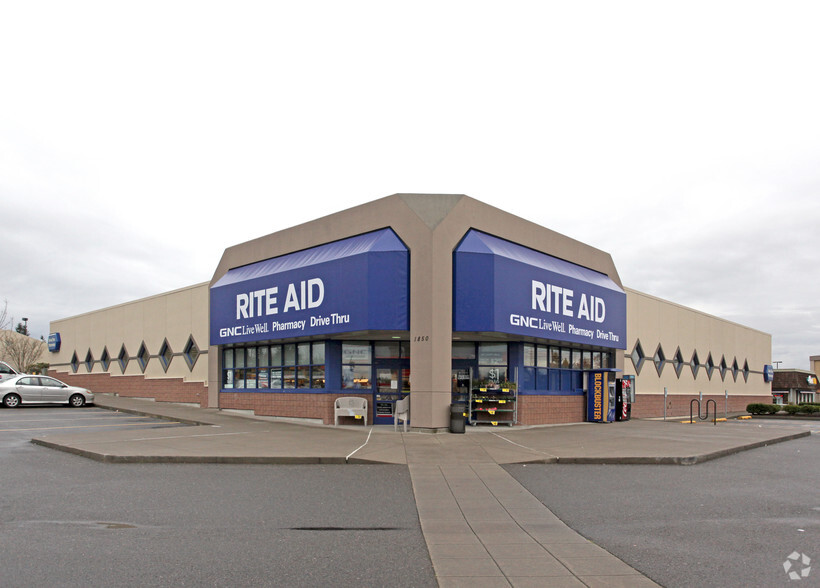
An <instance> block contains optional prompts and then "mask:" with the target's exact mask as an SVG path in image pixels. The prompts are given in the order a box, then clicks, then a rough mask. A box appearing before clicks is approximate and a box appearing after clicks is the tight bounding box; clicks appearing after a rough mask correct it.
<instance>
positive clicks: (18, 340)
mask: <svg viewBox="0 0 820 588" xmlns="http://www.w3.org/2000/svg"><path fill="white" fill-rule="evenodd" d="M45 346H46V344H45V341H41V340H40V339H35V338H33V337H27V336H26V335H21V334H20V333H15V332H14V331H2V332H0V357H2V358H3V360H4V361H6V362H8V363H9V364H11V366H12V367H13V368H15V369H16V370H17V371H20V372H30V371H31V368H32V366H33V365H34V364H36V363H38V362H39V361H40V358H41V357H42V355H43V351H44V350H45Z"/></svg>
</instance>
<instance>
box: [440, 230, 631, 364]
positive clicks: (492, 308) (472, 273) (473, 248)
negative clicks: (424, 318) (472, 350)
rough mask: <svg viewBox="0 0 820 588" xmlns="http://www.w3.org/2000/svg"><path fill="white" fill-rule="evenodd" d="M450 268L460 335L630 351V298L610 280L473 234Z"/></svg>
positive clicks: (455, 316)
mask: <svg viewBox="0 0 820 588" xmlns="http://www.w3.org/2000/svg"><path fill="white" fill-rule="evenodd" d="M453 263H454V270H453V273H454V300H455V304H454V308H453V329H454V330H456V331H479V332H481V331H492V332H500V333H509V334H514V335H523V336H531V337H538V338H542V339H550V340H557V341H566V342H568V343H579V344H587V345H594V346H601V347H609V348H614V349H626V294H625V293H624V291H623V290H622V289H621V288H620V287H619V286H618V285H617V284H616V283H615V282H613V281H612V280H611V279H610V278H609V277H608V276H606V275H605V274H602V273H600V272H596V271H594V270H591V269H589V268H585V267H582V266H579V265H576V264H573V263H570V262H568V261H564V260H562V259H558V258H556V257H552V256H550V255H547V254H545V253H540V252H538V251H535V250H533V249H529V248H527V247H524V246H522V245H518V244H515V243H512V242H510V241H505V240H504V239H499V238H498V237H493V236H492V235H488V234H486V233H482V232H480V231H476V230H470V231H469V232H468V233H467V234H466V235H465V237H464V239H462V241H461V243H460V244H459V246H458V247H457V248H456V250H455V253H454V262H453Z"/></svg>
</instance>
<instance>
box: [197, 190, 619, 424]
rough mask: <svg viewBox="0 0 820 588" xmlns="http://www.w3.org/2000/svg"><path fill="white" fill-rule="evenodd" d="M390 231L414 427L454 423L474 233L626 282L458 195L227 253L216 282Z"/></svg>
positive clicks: (281, 235)
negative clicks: (406, 316) (466, 246)
mask: <svg viewBox="0 0 820 588" xmlns="http://www.w3.org/2000/svg"><path fill="white" fill-rule="evenodd" d="M384 227H390V228H392V229H393V230H394V231H395V232H396V234H397V235H398V236H399V238H400V239H401V240H402V241H403V242H404V243H405V244H406V245H407V247H408V249H409V250H410V333H409V337H410V342H411V352H410V371H411V373H412V374H413V376H412V378H413V383H412V387H413V392H412V398H413V424H414V426H415V427H416V428H419V429H442V428H446V427H447V426H448V425H449V418H450V413H449V407H450V403H451V398H452V397H451V386H452V382H451V372H452V364H451V360H450V352H451V345H452V336H453V333H452V325H453V314H452V300H453V275H452V274H453V258H452V255H453V250H454V249H455V247H456V246H457V245H458V243H459V241H460V240H461V239H462V237H464V235H465V234H466V233H467V231H468V230H469V229H471V228H472V229H478V230H480V231H484V232H486V233H489V234H491V235H495V236H497V237H500V238H502V239H507V240H510V241H513V242H515V243H519V244H521V245H524V246H525V247H530V248H531V249H534V250H536V251H542V252H544V253H547V254H549V255H552V256H555V257H559V258H561V259H565V260H567V261H570V262H573V263H576V264H579V265H582V266H585V267H588V268H592V269H595V270H597V271H599V272H601V273H603V274H606V275H608V276H609V277H610V278H611V279H612V280H613V281H614V282H615V283H616V284H619V285H620V283H621V281H620V277H619V276H618V272H617V270H616V269H615V264H614V263H613V261H612V257H611V256H610V255H609V253H606V252H604V251H601V250H599V249H595V248H594V247H591V246H589V245H586V244H584V243H581V242H580V241H576V240H574V239H571V238H569V237H566V236H564V235H561V234H559V233H556V232H555V231H552V230H550V229H547V228H545V227H542V226H540V225H537V224H535V223H533V222H530V221H528V220H525V219H522V218H520V217H517V216H515V215H512V214H510V213H508V212H505V211H503V210H500V209H498V208H495V207H493V206H489V205H487V204H484V203H483V202H480V201H478V200H475V199H473V198H470V197H469V196H465V195H461V194H394V195H392V196H387V197H385V198H380V199H378V200H375V201H373V202H369V203H367V204H363V205H361V206H357V207H355V208H351V209H348V210H344V211H342V212H338V213H335V214H332V215H329V216H326V217H323V218H320V219H317V220H315V221H311V222H308V223H305V224H303V225H299V226H296V227H293V228H290V229H286V230H284V231H280V232H278V233H274V234H271V235H267V236H265V237H260V238H259V239H254V240H253V241H248V242H246V243H241V244H239V245H236V246H233V247H230V248H228V249H226V250H225V253H224V254H223V256H222V259H221V261H220V263H219V266H218V267H217V269H216V271H215V272H214V276H213V279H212V281H211V283H215V282H216V281H217V280H219V278H221V277H222V276H223V275H225V273H226V272H227V271H228V270H229V269H231V268H234V267H239V266H243V265H247V264H250V263H254V262H256V261H260V260H263V259H269V258H272V257H277V256H280V255H284V254H287V253H291V252H293V251H299V250H302V249H307V248H310V247H315V246H317V245H322V244H324V243H329V242H331V241H336V240H339V239H344V238H347V237H351V236H353V235H359V234H362V233H366V232H369V231H374V230H377V229H381V228H384ZM209 359H210V361H209V366H210V367H209V369H210V370H211V377H210V382H211V384H210V386H209V391H208V397H209V398H208V402H209V406H212V407H215V406H217V405H218V396H219V386H218V383H219V378H218V374H217V370H218V359H219V358H218V354H217V352H216V350H215V349H211V353H210V358H209Z"/></svg>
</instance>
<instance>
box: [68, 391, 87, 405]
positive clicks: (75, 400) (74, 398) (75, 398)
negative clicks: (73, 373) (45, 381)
mask: <svg viewBox="0 0 820 588" xmlns="http://www.w3.org/2000/svg"><path fill="white" fill-rule="evenodd" d="M68 404H70V405H71V406H74V407H77V408H79V407H81V406H83V405H84V404H85V397H84V396H83V395H82V394H72V395H71V398H69V399H68Z"/></svg>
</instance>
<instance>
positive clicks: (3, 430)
mask: <svg viewBox="0 0 820 588" xmlns="http://www.w3.org/2000/svg"><path fill="white" fill-rule="evenodd" d="M179 424H181V423H180V422H178V421H161V422H155V423H118V424H115V425H71V426H66V427H30V428H27V429H0V433H7V432H11V431H57V430H61V429H99V428H102V427H140V426H149V425H179Z"/></svg>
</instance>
